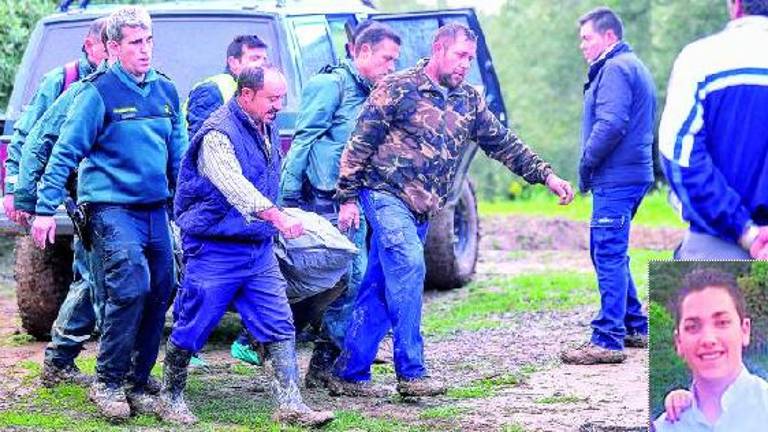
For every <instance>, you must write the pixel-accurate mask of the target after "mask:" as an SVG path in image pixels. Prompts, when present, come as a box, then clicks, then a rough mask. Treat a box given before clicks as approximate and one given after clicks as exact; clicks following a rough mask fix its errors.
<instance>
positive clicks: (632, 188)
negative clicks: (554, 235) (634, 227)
mask: <svg viewBox="0 0 768 432" xmlns="http://www.w3.org/2000/svg"><path fill="white" fill-rule="evenodd" d="M649 187H650V184H647V183H645V184H639V185H629V186H615V187H598V188H594V189H593V190H592V222H591V224H590V239H589V251H590V255H591V257H592V264H593V265H594V266H595V271H596V273H597V285H598V288H599V290H600V312H599V313H598V315H597V317H595V319H594V320H592V343H594V344H596V345H599V346H601V347H603V348H608V349H613V350H620V349H623V348H624V337H625V336H626V335H627V334H648V317H646V316H645V315H643V313H642V310H641V306H642V305H641V303H640V300H639V299H638V297H637V290H636V288H635V283H634V282H633V281H632V275H631V274H630V272H629V255H627V251H628V249H629V229H630V225H631V222H632V218H633V217H634V216H635V213H636V212H637V208H638V207H639V206H640V202H641V201H642V199H643V197H644V196H645V193H646V192H647V191H648V189H649Z"/></svg>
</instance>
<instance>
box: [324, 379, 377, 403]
mask: <svg viewBox="0 0 768 432" xmlns="http://www.w3.org/2000/svg"><path fill="white" fill-rule="evenodd" d="M327 387H328V393H329V394H330V395H331V396H350V397H368V398H383V397H389V396H392V389H391V388H387V387H383V386H380V385H377V384H374V383H373V382H371V381H345V380H343V379H341V378H339V377H337V376H336V375H333V374H332V375H331V378H330V379H329V380H328V383H327Z"/></svg>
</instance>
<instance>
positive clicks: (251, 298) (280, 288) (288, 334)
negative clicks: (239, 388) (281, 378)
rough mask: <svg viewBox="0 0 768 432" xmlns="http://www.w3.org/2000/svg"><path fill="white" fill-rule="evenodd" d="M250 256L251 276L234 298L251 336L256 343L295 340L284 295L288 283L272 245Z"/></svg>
mask: <svg viewBox="0 0 768 432" xmlns="http://www.w3.org/2000/svg"><path fill="white" fill-rule="evenodd" d="M247 253H250V257H251V262H250V266H249V269H250V272H251V274H250V275H249V277H248V278H247V279H246V280H245V283H244V284H243V287H242V288H241V289H240V291H238V292H237V294H236V295H235V298H234V306H235V309H237V311H238V313H239V314H240V318H241V319H242V321H243V324H244V325H245V327H246V329H247V330H248V333H250V334H251V336H253V338H254V339H256V340H257V341H259V342H262V343H269V342H279V341H284V340H293V338H294V334H295V332H296V331H295V329H294V326H293V316H292V314H291V307H290V306H289V304H288V297H287V296H286V293H285V290H286V287H287V284H286V282H285V278H283V274H282V273H281V272H280V266H279V265H278V263H277V258H276V257H275V254H274V252H273V250H272V242H271V241H266V242H263V243H262V244H260V245H259V246H258V247H252V248H250V249H249V250H248V251H246V254H247Z"/></svg>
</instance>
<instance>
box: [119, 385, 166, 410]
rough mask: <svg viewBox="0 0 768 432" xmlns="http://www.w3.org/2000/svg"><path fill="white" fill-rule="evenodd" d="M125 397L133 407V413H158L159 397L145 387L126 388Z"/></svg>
mask: <svg viewBox="0 0 768 432" xmlns="http://www.w3.org/2000/svg"><path fill="white" fill-rule="evenodd" d="M125 398H126V399H127V400H128V405H129V406H130V407H131V414H133V415H141V414H150V415H154V414H157V405H158V398H157V396H153V395H151V394H149V393H148V392H147V391H146V390H144V389H139V390H137V389H125Z"/></svg>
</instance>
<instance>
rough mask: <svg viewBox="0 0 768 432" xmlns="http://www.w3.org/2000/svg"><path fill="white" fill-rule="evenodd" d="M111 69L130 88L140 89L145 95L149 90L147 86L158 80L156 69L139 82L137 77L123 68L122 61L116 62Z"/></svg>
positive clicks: (148, 72) (149, 71)
mask: <svg viewBox="0 0 768 432" xmlns="http://www.w3.org/2000/svg"><path fill="white" fill-rule="evenodd" d="M110 69H111V70H112V72H114V73H115V75H117V77H118V78H119V79H120V81H122V82H123V83H125V84H126V85H128V86H133V87H135V88H136V89H138V90H139V91H140V92H142V93H144V92H145V91H146V89H147V87H146V84H147V83H150V82H152V81H155V80H156V79H157V72H155V70H154V69H152V68H150V69H149V70H148V71H147V73H145V74H144V79H143V80H142V81H141V82H139V80H137V79H136V77H135V76H133V75H131V74H130V73H128V71H126V70H125V68H123V65H122V64H120V61H119V60H118V61H116V62H115V63H114V64H113V65H112V66H110Z"/></svg>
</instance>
